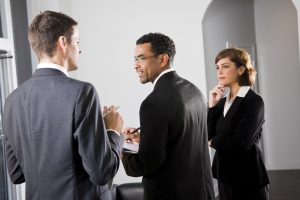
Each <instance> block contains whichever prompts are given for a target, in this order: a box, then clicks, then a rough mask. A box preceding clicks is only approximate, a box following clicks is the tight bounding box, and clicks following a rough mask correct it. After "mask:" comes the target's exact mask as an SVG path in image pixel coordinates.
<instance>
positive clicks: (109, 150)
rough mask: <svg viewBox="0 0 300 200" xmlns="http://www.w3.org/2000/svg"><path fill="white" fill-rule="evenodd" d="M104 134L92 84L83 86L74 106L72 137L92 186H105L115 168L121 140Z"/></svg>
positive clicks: (97, 101)
mask: <svg viewBox="0 0 300 200" xmlns="http://www.w3.org/2000/svg"><path fill="white" fill-rule="evenodd" d="M108 134H109V136H108ZM108 134H107V132H106V128H105V125H104V122H103V119H102V114H101V107H100V103H99V100H98V96H97V92H96V90H95V89H94V87H93V86H92V85H85V86H84V87H83V88H82V89H81V91H80V92H79V94H78V98H77V104H76V106H75V133H74V138H75V141H76V142H77V145H78V151H79V154H80V156H81V158H82V163H83V166H84V169H85V170H86V172H87V173H88V174H89V176H90V179H91V181H92V182H93V183H94V184H95V185H104V184H106V183H107V182H108V180H109V179H110V178H112V177H113V176H114V175H115V173H116V172H117V170H118V167H119V162H120V161H119V155H120V152H121V148H122V144H123V138H122V137H120V136H118V135H117V134H116V133H113V132H111V133H110V132H109V133H108Z"/></svg>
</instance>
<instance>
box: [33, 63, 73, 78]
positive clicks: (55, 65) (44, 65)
mask: <svg viewBox="0 0 300 200" xmlns="http://www.w3.org/2000/svg"><path fill="white" fill-rule="evenodd" d="M41 68H51V69H57V70H59V71H61V72H63V73H64V74H65V75H66V76H67V77H69V74H68V71H67V70H66V69H65V68H64V67H62V66H60V65H57V64H54V63H40V64H38V65H37V69H41Z"/></svg>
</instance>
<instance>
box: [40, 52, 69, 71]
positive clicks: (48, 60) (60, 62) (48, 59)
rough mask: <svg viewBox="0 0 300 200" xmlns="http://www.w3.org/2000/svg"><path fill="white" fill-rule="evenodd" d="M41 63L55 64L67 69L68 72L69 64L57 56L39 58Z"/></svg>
mask: <svg viewBox="0 0 300 200" xmlns="http://www.w3.org/2000/svg"><path fill="white" fill-rule="evenodd" d="M39 63H40V64H42V63H53V64H56V65H59V66H61V67H63V68H65V69H66V70H67V71H68V65H67V62H66V61H64V60H63V59H61V58H60V57H57V56H55V55H54V56H53V57H48V56H43V57H41V58H39Z"/></svg>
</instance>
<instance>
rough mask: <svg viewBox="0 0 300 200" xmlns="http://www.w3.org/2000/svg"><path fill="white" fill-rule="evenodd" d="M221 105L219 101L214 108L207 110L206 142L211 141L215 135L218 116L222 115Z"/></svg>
mask: <svg viewBox="0 0 300 200" xmlns="http://www.w3.org/2000/svg"><path fill="white" fill-rule="evenodd" d="M222 105H223V104H222V103H221V101H220V102H219V103H218V104H217V105H216V106H214V107H212V108H209V109H208V116H207V129H208V140H211V139H212V138H213V137H214V136H215V135H216V123H217V120H218V118H219V117H220V115H221V114H222V109H221V107H222Z"/></svg>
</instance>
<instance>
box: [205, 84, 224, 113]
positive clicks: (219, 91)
mask: <svg viewBox="0 0 300 200" xmlns="http://www.w3.org/2000/svg"><path fill="white" fill-rule="evenodd" d="M224 90H225V87H224V85H222V84H218V85H217V86H216V87H214V88H213V89H212V90H210V91H209V101H208V107H209V108H212V107H214V106H215V105H217V103H218V102H219V101H220V99H221V98H222V96H223V95H224Z"/></svg>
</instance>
